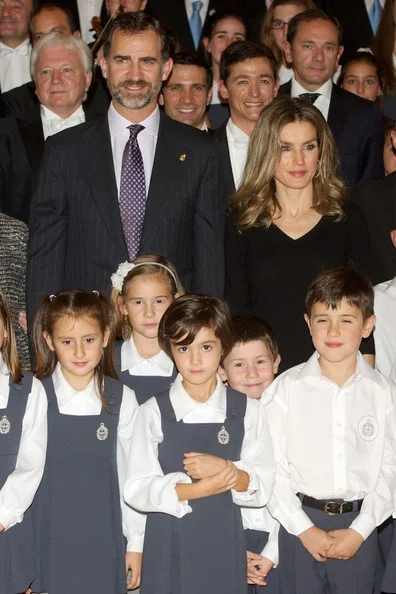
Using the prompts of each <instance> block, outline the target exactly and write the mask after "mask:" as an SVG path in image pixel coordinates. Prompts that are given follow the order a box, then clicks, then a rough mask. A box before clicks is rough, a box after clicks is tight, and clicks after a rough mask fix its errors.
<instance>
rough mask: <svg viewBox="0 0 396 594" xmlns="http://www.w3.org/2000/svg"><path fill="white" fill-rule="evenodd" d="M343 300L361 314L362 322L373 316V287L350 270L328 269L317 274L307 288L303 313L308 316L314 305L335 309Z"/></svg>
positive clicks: (362, 276)
mask: <svg viewBox="0 0 396 594" xmlns="http://www.w3.org/2000/svg"><path fill="white" fill-rule="evenodd" d="M343 299H346V300H347V301H348V303H350V304H351V305H354V306H355V307H357V308H358V309H359V310H360V311H361V312H362V315H363V320H367V319H368V318H369V317H370V316H372V315H373V314H374V289H373V285H372V284H371V282H370V281H369V279H368V278H367V277H366V276H364V275H363V274H360V273H359V272H356V270H353V269H352V268H330V269H329V270H324V271H323V272H321V273H320V274H318V276H317V277H316V278H315V279H314V280H313V281H312V283H311V284H310V286H309V289H308V293H307V296H306V298H305V311H306V313H307V315H308V316H310V315H311V312H312V307H313V306H314V304H315V303H324V304H325V305H326V306H327V307H331V309H337V307H339V305H340V303H341V301H342V300H343Z"/></svg>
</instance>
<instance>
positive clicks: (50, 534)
mask: <svg viewBox="0 0 396 594" xmlns="http://www.w3.org/2000/svg"><path fill="white" fill-rule="evenodd" d="M33 333H34V343H35V347H36V354H37V365H36V374H37V377H39V378H40V379H41V380H42V383H43V385H44V388H45V390H46V393H47V398H48V448H47V459H46V465H45V470H44V476H43V481H42V484H41V486H40V488H39V490H38V493H37V497H36V501H35V504H34V508H33V509H34V520H35V528H36V540H37V570H36V575H37V577H36V580H35V582H34V584H33V590H34V591H36V592H47V593H48V594H70V592H73V593H74V594H86V593H87V592H95V593H96V594H124V592H125V591H126V587H127V583H126V582H127V579H126V574H127V571H128V570H131V572H132V576H131V578H130V579H129V583H128V586H129V587H130V588H135V587H137V586H138V585H139V579H140V563H141V554H140V552H139V551H140V548H139V547H140V544H139V533H140V532H139V531H140V530H141V528H139V525H140V524H141V523H142V519H141V517H140V516H139V515H138V514H136V513H135V512H133V510H131V509H130V508H127V507H126V506H125V505H123V499H122V490H123V483H124V476H125V468H126V459H127V456H128V452H129V442H130V436H131V431H132V418H133V416H134V413H135V410H136V408H137V402H136V398H135V395H134V393H133V392H132V391H131V390H129V388H127V387H125V386H123V385H122V384H121V382H119V381H118V380H117V379H115V370H114V363H113V352H112V347H113V316H112V309H111V305H110V303H109V301H108V300H107V299H105V298H104V297H103V296H101V295H100V294H99V293H98V292H97V291H93V292H91V293H89V292H85V291H77V290H73V291H63V292H61V293H58V294H57V295H51V296H50V297H46V298H44V299H43V301H42V303H41V305H40V307H39V310H38V313H37V316H36V319H35V322H34V328H33ZM139 522H140V523H139ZM143 523H144V521H143ZM124 537H125V538H126V541H127V543H126V552H125V544H124Z"/></svg>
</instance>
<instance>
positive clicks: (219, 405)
mask: <svg viewBox="0 0 396 594" xmlns="http://www.w3.org/2000/svg"><path fill="white" fill-rule="evenodd" d="M182 380H183V378H182V376H181V375H180V374H179V375H178V376H177V378H176V379H175V381H174V383H173V385H172V387H171V389H170V393H169V397H170V400H171V403H172V406H173V410H174V411H175V415H176V420H177V421H178V422H179V421H181V420H182V419H184V417H185V416H187V415H188V414H190V413H192V412H193V411H194V410H195V409H196V408H198V407H202V406H206V407H210V408H212V409H213V411H214V412H215V413H216V414H218V415H219V416H221V417H222V418H223V419H225V418H226V414H227V394H226V387H225V386H224V384H223V382H222V381H221V379H220V378H219V376H217V383H216V388H215V391H214V392H213V394H212V395H211V396H210V398H209V400H207V401H206V402H197V401H196V400H194V399H193V398H191V396H190V395H189V394H188V393H187V392H186V390H185V389H184V387H183V384H182Z"/></svg>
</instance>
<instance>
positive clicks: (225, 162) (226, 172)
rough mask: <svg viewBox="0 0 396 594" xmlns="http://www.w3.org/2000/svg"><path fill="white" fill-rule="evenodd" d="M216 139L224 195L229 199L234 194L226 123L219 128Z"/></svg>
mask: <svg viewBox="0 0 396 594" xmlns="http://www.w3.org/2000/svg"><path fill="white" fill-rule="evenodd" d="M218 139H219V142H220V147H221V150H220V155H221V165H222V167H223V177H224V182H225V191H226V195H227V197H228V198H229V197H230V196H232V194H234V192H235V183H234V175H233V173H232V165H231V158H230V149H229V147H228V140H227V123H225V124H223V126H221V128H219V132H218Z"/></svg>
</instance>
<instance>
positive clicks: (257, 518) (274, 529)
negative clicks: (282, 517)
mask: <svg viewBox="0 0 396 594" xmlns="http://www.w3.org/2000/svg"><path fill="white" fill-rule="evenodd" d="M241 511H242V522H243V527H244V529H245V530H246V529H248V528H249V529H250V530H261V531H262V532H268V534H269V536H268V542H267V544H266V545H265V547H264V548H263V550H262V551H261V553H260V555H262V556H263V557H266V558H267V559H269V560H270V561H272V563H273V564H274V565H278V563H279V547H278V535H279V526H280V524H279V522H278V521H277V520H275V518H274V517H273V516H271V514H270V513H269V511H268V509H267V507H249V508H247V507H243V508H242V510H241Z"/></svg>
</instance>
